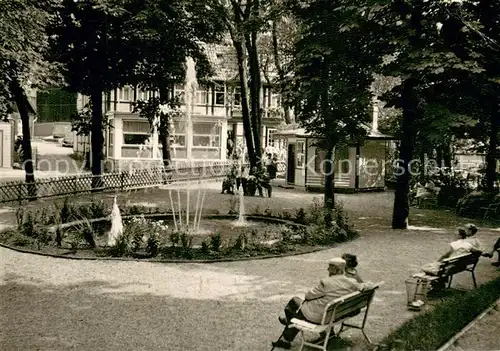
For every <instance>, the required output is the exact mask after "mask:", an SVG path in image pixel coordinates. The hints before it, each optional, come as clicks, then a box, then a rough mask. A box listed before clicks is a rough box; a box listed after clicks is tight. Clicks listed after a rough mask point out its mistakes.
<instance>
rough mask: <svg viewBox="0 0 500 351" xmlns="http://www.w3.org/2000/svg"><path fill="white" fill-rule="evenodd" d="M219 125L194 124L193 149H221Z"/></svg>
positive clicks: (207, 123) (208, 123)
mask: <svg viewBox="0 0 500 351" xmlns="http://www.w3.org/2000/svg"><path fill="white" fill-rule="evenodd" d="M220 133H221V127H220V125H219V123H217V122H215V123H210V122H205V123H202V122H199V123H193V147H217V148H218V147H220Z"/></svg>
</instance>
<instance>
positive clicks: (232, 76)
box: [201, 40, 275, 81]
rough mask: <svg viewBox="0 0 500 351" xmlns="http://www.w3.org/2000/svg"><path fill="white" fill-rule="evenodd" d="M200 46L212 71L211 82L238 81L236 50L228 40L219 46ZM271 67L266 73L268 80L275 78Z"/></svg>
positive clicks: (203, 44) (204, 44) (202, 44)
mask: <svg viewBox="0 0 500 351" xmlns="http://www.w3.org/2000/svg"><path fill="white" fill-rule="evenodd" d="M201 46H202V47H203V49H204V50H205V54H206V55H207V58H208V62H209V63H210V65H211V66H212V69H213V70H214V76H213V77H212V79H213V80H222V81H231V80H239V74H238V60H237V57H236V49H235V48H234V46H233V45H232V44H231V42H230V40H227V41H226V42H223V43H221V44H206V43H201ZM273 67H274V66H272V65H271V66H270V70H271V71H270V72H268V76H269V77H270V78H273V77H274V76H275V73H274V72H272V69H273ZM261 69H262V67H261ZM263 80H264V79H263Z"/></svg>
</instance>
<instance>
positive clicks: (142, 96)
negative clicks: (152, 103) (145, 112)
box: [137, 90, 148, 100]
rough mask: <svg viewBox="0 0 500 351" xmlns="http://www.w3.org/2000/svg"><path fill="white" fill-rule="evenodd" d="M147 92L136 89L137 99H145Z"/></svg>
mask: <svg viewBox="0 0 500 351" xmlns="http://www.w3.org/2000/svg"><path fill="white" fill-rule="evenodd" d="M147 99H148V93H147V91H143V90H137V100H147Z"/></svg>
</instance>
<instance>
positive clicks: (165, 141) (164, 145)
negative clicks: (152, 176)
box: [153, 133, 172, 168]
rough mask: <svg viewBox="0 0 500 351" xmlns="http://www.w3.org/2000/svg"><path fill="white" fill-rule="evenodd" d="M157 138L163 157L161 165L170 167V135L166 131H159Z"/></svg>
mask: <svg viewBox="0 0 500 351" xmlns="http://www.w3.org/2000/svg"><path fill="white" fill-rule="evenodd" d="M158 139H159V141H160V144H161V156H162V159H163V167H165V168H168V167H170V164H171V161H172V159H171V155H170V135H169V134H168V133H161V134H158ZM153 152H154V150H153Z"/></svg>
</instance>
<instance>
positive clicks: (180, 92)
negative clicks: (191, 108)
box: [174, 84, 186, 104]
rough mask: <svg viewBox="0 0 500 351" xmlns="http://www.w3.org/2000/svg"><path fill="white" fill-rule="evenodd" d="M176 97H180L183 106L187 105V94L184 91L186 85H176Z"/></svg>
mask: <svg viewBox="0 0 500 351" xmlns="http://www.w3.org/2000/svg"><path fill="white" fill-rule="evenodd" d="M174 96H177V97H179V101H180V103H181V104H184V103H186V98H185V96H186V92H185V91H184V85H181V84H176V85H175V87H174Z"/></svg>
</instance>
